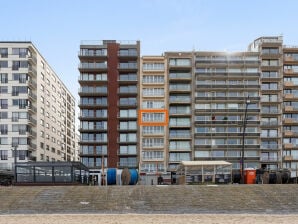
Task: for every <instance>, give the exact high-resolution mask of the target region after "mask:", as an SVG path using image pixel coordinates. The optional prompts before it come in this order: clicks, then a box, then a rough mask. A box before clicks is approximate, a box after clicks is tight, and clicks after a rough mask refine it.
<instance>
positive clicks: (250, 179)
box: [244, 168, 257, 184]
mask: <svg viewBox="0 0 298 224" xmlns="http://www.w3.org/2000/svg"><path fill="white" fill-rule="evenodd" d="M256 176H257V172H256V170H255V169H253V168H247V169H245V170H244V183H245V184H255V183H256Z"/></svg>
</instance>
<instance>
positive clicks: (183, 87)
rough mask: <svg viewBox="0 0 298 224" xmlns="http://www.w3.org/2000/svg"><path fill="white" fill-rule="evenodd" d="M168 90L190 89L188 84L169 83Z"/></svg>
mask: <svg viewBox="0 0 298 224" xmlns="http://www.w3.org/2000/svg"><path fill="white" fill-rule="evenodd" d="M170 90H178V91H190V90H191V87H190V86H188V85H170Z"/></svg>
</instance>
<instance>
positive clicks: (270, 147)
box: [261, 144, 281, 150]
mask: <svg viewBox="0 0 298 224" xmlns="http://www.w3.org/2000/svg"><path fill="white" fill-rule="evenodd" d="M280 149H281V145H278V144H261V150H280Z"/></svg>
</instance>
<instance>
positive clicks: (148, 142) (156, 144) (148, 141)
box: [142, 138, 164, 147]
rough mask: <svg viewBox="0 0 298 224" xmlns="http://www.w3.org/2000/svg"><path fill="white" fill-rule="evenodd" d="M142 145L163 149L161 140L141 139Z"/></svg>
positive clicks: (162, 140)
mask: <svg viewBox="0 0 298 224" xmlns="http://www.w3.org/2000/svg"><path fill="white" fill-rule="evenodd" d="M142 144H143V147H163V146H164V139H163V138H143V140H142Z"/></svg>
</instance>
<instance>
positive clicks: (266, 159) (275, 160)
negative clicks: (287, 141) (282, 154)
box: [260, 156, 279, 162]
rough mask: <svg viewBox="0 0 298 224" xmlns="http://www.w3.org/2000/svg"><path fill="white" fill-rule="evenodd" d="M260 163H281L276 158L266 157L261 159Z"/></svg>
mask: <svg viewBox="0 0 298 224" xmlns="http://www.w3.org/2000/svg"><path fill="white" fill-rule="evenodd" d="M260 161H262V162H279V159H278V157H274V156H272V157H271V156H268V157H267V156H266V157H262V156H261V157H260Z"/></svg>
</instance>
